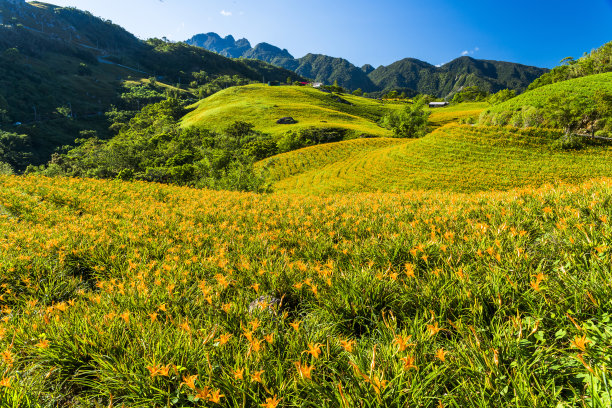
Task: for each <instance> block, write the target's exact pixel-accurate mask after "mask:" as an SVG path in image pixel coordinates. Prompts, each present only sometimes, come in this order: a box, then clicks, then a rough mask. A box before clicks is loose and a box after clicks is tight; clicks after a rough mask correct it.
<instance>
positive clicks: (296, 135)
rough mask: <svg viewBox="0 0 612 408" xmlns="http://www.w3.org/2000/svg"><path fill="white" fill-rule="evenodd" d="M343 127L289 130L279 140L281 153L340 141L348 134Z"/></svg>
mask: <svg viewBox="0 0 612 408" xmlns="http://www.w3.org/2000/svg"><path fill="white" fill-rule="evenodd" d="M346 133H347V131H346V129H343V128H315V127H313V128H306V129H300V130H299V131H296V132H294V131H289V132H287V133H286V134H285V135H283V137H281V138H280V139H279V140H278V143H277V144H278V151H279V152H281V153H284V152H290V151H292V150H297V149H301V148H303V147H308V146H314V145H319V144H324V143H331V142H338V141H340V140H343V139H344V138H345V136H346Z"/></svg>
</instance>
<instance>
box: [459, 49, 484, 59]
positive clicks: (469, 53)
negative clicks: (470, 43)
mask: <svg viewBox="0 0 612 408" xmlns="http://www.w3.org/2000/svg"><path fill="white" fill-rule="evenodd" d="M478 51H480V48H478V47H474V48H473V49H472V50H469V51H468V50H465V51H463V52H462V53H461V55H462V56H464V57H465V56H466V55H474V54H475V53H477V52H478Z"/></svg>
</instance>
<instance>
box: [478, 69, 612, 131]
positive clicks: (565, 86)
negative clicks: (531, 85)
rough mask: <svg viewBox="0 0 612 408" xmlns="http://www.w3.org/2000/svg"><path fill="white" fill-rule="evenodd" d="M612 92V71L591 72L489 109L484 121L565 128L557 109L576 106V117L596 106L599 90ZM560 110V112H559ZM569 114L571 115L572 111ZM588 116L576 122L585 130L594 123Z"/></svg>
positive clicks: (482, 118) (586, 113)
mask: <svg viewBox="0 0 612 408" xmlns="http://www.w3.org/2000/svg"><path fill="white" fill-rule="evenodd" d="M598 92H599V93H606V94H610V95H612V73H611V72H608V73H602V74H596V75H589V76H584V77H579V78H575V79H569V80H566V81H562V82H557V83H553V84H549V85H544V86H541V87H538V88H536V89H534V90H531V91H528V92H525V93H524V94H522V95H519V96H517V97H515V98H512V99H510V100H508V101H506V102H503V103H501V104H499V105H495V106H493V107H491V108H490V109H487V110H486V111H485V112H484V113H483V115H482V116H481V123H484V124H496V125H508V124H510V125H514V126H525V127H527V126H555V127H562V126H563V124H562V123H559V119H558V118H556V117H555V114H556V113H557V112H556V111H559V110H562V109H573V110H575V111H576V112H574V113H573V115H574V116H576V118H577V120H580V116H581V114H582V115H588V114H589V113H590V111H591V110H592V109H593V108H594V107H595V105H596V100H595V97H596V95H597V93H598ZM559 113H560V112H559ZM569 114H572V113H571V112H569ZM590 122H591V121H589V119H588V118H586V117H585V118H584V123H583V124H580V123H579V124H577V125H576V126H581V127H582V128H583V129H584V130H587V128H588V127H589V126H590V125H592V123H590Z"/></svg>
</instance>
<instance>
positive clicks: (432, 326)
mask: <svg viewBox="0 0 612 408" xmlns="http://www.w3.org/2000/svg"><path fill="white" fill-rule="evenodd" d="M427 330H429V335H430V336H435V335H436V334H438V333H439V332H440V331H441V330H442V329H441V328H440V327H438V322H436V323H435V324H428V325H427Z"/></svg>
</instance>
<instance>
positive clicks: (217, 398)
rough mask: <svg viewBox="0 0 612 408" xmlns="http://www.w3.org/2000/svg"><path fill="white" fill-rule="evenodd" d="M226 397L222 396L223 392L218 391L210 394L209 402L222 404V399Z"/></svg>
mask: <svg viewBox="0 0 612 408" xmlns="http://www.w3.org/2000/svg"><path fill="white" fill-rule="evenodd" d="M223 397H225V395H223V394H221V390H216V391H213V392H211V393H210V395H209V396H208V401H209V402H213V403H215V404H218V403H220V402H221V398H223Z"/></svg>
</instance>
